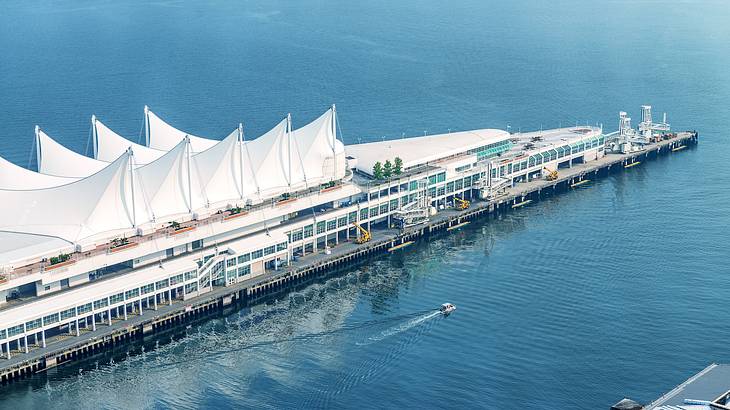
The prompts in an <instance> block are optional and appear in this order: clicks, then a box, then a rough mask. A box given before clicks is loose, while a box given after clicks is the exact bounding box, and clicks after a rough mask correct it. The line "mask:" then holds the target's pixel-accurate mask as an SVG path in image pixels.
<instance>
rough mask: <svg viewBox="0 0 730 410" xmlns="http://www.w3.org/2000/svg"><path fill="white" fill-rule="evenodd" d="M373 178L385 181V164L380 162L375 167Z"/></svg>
mask: <svg viewBox="0 0 730 410" xmlns="http://www.w3.org/2000/svg"><path fill="white" fill-rule="evenodd" d="M373 178H375V179H383V164H381V163H380V161H378V162H376V163H375V164H374V165H373Z"/></svg>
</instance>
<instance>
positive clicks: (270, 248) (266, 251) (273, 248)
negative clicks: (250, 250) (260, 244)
mask: <svg viewBox="0 0 730 410" xmlns="http://www.w3.org/2000/svg"><path fill="white" fill-rule="evenodd" d="M275 252H276V245H272V246H267V247H266V249H264V255H266V256H269V255H271V254H272V253H275Z"/></svg>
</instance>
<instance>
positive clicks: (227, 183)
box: [193, 128, 255, 204]
mask: <svg viewBox="0 0 730 410" xmlns="http://www.w3.org/2000/svg"><path fill="white" fill-rule="evenodd" d="M241 137H242V131H241V129H240V128H239V129H236V130H234V131H233V132H231V133H230V134H229V135H228V136H227V137H226V138H225V139H224V140H222V141H220V142H219V143H218V144H216V145H215V146H213V147H211V148H209V149H207V150H205V151H203V152H201V153H198V154H195V156H194V157H193V163H194V169H195V171H196V174H197V176H198V178H199V179H200V186H201V189H202V195H203V197H204V199H205V202H206V204H216V203H220V202H225V201H232V200H236V199H243V197H244V195H246V194H247V193H251V192H255V185H252V186H249V187H246V185H245V177H244V172H245V166H244V163H245V162H247V161H248V159H246V158H245V156H244V153H243V142H242V140H241V139H242V138H241ZM247 188H248V189H247Z"/></svg>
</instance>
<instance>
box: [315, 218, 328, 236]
mask: <svg viewBox="0 0 730 410" xmlns="http://www.w3.org/2000/svg"><path fill="white" fill-rule="evenodd" d="M326 230H327V229H326V222H325V221H319V222H317V235H319V234H321V233H324V232H325V231H326Z"/></svg>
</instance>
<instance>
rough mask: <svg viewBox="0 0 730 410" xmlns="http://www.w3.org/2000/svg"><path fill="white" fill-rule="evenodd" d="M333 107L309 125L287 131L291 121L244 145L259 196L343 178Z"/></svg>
mask: <svg viewBox="0 0 730 410" xmlns="http://www.w3.org/2000/svg"><path fill="white" fill-rule="evenodd" d="M335 121H336V115H335V109H334V107H333V108H331V109H329V110H327V112H325V113H324V114H322V115H321V116H320V117H319V118H317V119H316V120H314V121H312V122H311V123H309V124H307V125H305V126H303V127H301V128H299V129H296V130H293V131H292V130H291V120H290V119H289V118H287V119H285V120H283V121H282V122H280V123H279V125H277V126H276V127H275V128H274V129H272V130H271V131H269V132H267V133H266V134H264V135H262V136H260V137H259V138H257V139H255V140H253V141H248V142H247V143H246V152H247V156H248V158H249V163H250V168H251V171H252V174H253V176H254V178H255V183H256V184H257V188H258V192H259V193H260V195H261V196H262V197H269V196H275V195H279V194H282V193H284V192H290V191H294V190H298V189H303V188H305V187H311V186H316V185H319V184H322V183H325V182H329V181H334V180H338V179H342V178H344V176H345V168H346V160H345V155H344V154H345V148H344V145H343V144H342V143H341V142H340V141H339V140H337V138H336V133H335V130H336V122H335Z"/></svg>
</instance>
